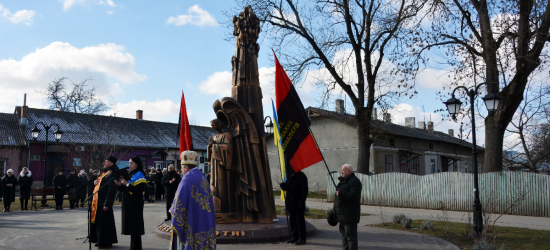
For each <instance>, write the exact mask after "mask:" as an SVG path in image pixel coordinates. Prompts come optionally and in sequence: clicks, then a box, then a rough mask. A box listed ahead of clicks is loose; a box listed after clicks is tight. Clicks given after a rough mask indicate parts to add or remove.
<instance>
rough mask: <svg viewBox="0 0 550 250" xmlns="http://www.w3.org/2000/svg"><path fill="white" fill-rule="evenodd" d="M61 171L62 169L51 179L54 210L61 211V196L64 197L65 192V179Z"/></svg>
mask: <svg viewBox="0 0 550 250" xmlns="http://www.w3.org/2000/svg"><path fill="white" fill-rule="evenodd" d="M63 171H64V170H63V169H59V171H58V172H57V175H56V176H54V177H53V190H54V191H53V194H54V196H55V210H63V196H65V192H66V191H67V178H66V177H65V175H64V172H63Z"/></svg>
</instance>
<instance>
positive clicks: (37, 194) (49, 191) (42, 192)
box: [31, 188, 69, 211]
mask: <svg viewBox="0 0 550 250" xmlns="http://www.w3.org/2000/svg"><path fill="white" fill-rule="evenodd" d="M48 195H50V196H51V198H48ZM31 196H32V203H31V210H32V207H34V211H37V210H38V204H36V203H37V202H38V201H41V202H43V203H44V204H46V202H47V201H55V197H54V195H53V188H46V189H41V188H37V189H33V190H32V194H31ZM42 196H45V199H43V198H42ZM68 199H69V198H65V197H63V200H68Z"/></svg>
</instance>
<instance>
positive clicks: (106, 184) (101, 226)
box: [90, 156, 118, 248]
mask: <svg viewBox="0 0 550 250" xmlns="http://www.w3.org/2000/svg"><path fill="white" fill-rule="evenodd" d="M116 162H117V159H116V158H115V157H113V156H109V158H107V160H105V162H104V163H103V174H101V176H100V177H98V179H97V180H95V181H94V185H95V188H94V192H96V191H98V192H97V194H96V195H94V198H93V201H92V216H91V219H90V220H91V223H92V224H91V228H90V241H91V242H92V243H96V244H95V246H97V247H98V248H109V247H112V245H113V244H115V243H118V239H117V235H116V227H115V215H114V214H113V204H114V203H115V195H116V192H117V186H116V183H115V181H114V179H113V170H118V167H117V165H116Z"/></svg>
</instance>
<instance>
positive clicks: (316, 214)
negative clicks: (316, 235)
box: [275, 205, 370, 219]
mask: <svg viewBox="0 0 550 250" xmlns="http://www.w3.org/2000/svg"><path fill="white" fill-rule="evenodd" d="M284 207H285V206H279V205H275V209H276V210H277V215H285V214H284V213H283V208H284ZM368 215H370V214H364V213H361V216H368ZM304 217H305V218H306V219H326V218H328V214H326V211H325V210H323V209H315V208H310V209H309V212H306V214H305V216H304Z"/></svg>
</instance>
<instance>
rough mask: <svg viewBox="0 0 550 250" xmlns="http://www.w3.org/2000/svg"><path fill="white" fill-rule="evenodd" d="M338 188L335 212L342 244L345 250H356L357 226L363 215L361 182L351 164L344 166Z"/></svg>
mask: <svg viewBox="0 0 550 250" xmlns="http://www.w3.org/2000/svg"><path fill="white" fill-rule="evenodd" d="M338 180H339V181H340V182H339V183H338V186H337V187H336V190H337V191H336V196H335V198H334V211H335V212H336V215H337V217H338V222H339V223H340V233H341V234H342V244H343V246H344V250H356V249H357V248H358V246H357V224H358V223H359V218H360V215H361V189H362V186H361V181H359V179H358V178H357V176H355V174H354V173H353V167H352V166H351V165H349V164H344V165H343V166H342V177H338Z"/></svg>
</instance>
